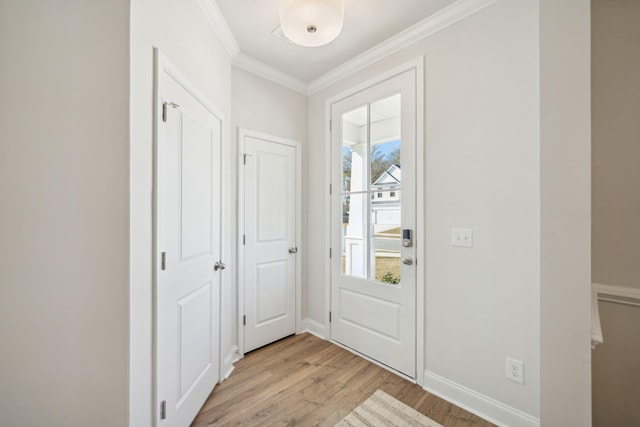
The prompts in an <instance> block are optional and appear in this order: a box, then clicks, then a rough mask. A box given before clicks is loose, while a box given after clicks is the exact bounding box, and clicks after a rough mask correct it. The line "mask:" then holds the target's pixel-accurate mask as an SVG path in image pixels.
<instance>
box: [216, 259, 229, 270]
mask: <svg viewBox="0 0 640 427" xmlns="http://www.w3.org/2000/svg"><path fill="white" fill-rule="evenodd" d="M225 268H227V264H225V263H224V262H222V261H216V263H215V264H213V271H218V270H224V269H225Z"/></svg>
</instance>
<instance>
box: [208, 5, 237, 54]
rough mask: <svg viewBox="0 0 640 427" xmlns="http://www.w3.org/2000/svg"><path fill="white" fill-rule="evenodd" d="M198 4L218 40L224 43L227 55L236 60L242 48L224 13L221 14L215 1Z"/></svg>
mask: <svg viewBox="0 0 640 427" xmlns="http://www.w3.org/2000/svg"><path fill="white" fill-rule="evenodd" d="M197 2H198V4H199V5H200V8H201V9H202V11H203V12H204V15H205V16H206V17H207V20H208V21H209V24H211V27H212V28H213V31H215V33H216V35H217V36H218V39H219V40H220V42H221V43H222V46H224V49H225V50H226V51H227V54H228V55H229V57H230V58H234V57H235V56H236V55H238V54H239V53H240V46H239V45H238V42H237V41H236V38H235V37H234V36H233V33H232V32H231V29H230V28H229V25H227V21H226V20H225V19H224V16H223V15H222V12H220V9H219V8H218V4H217V3H216V2H215V0H197Z"/></svg>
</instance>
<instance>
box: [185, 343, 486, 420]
mask: <svg viewBox="0 0 640 427" xmlns="http://www.w3.org/2000/svg"><path fill="white" fill-rule="evenodd" d="M377 389H381V390H383V391H384V392H386V393H387V394H390V395H391V396H393V397H395V398H396V399H398V400H400V401H402V402H404V403H405V404H407V405H409V406H411V407H412V408H414V409H416V410H417V411H419V412H422V413H423V414H425V415H426V416H428V417H429V418H431V419H433V420H434V421H437V422H439V423H440V424H443V425H444V426H445V427H463V426H464V427H466V426H493V424H491V423H489V422H487V421H485V420H483V419H481V418H479V417H477V416H475V415H473V414H471V413H469V412H467V411H465V410H463V409H461V408H458V407H457V406H455V405H453V404H451V403H449V402H447V401H445V400H443V399H440V398H439V397H437V396H434V395H432V394H430V393H427V392H426V391H424V390H423V389H422V388H421V387H419V386H417V385H416V384H413V383H411V382H409V381H407V380H405V379H403V378H401V377H399V376H397V375H395V374H393V373H391V372H389V371H387V370H386V369H383V368H381V367H379V366H377V365H375V364H373V363H371V362H369V361H367V360H365V359H363V358H361V357H359V356H356V355H354V354H353V353H351V352H349V351H347V350H344V349H342V348H340V347H338V346H336V345H334V344H332V343H330V342H329V341H324V340H321V339H319V338H317V337H315V336H313V335H310V334H302V335H297V336H291V337H289V338H285V339H283V340H281V341H278V342H275V343H273V344H271V345H268V346H266V347H263V348H261V349H258V350H256V351H253V352H251V353H248V354H247V355H246V356H245V358H244V359H242V360H240V361H238V362H237V363H236V369H235V371H234V372H233V373H232V374H231V376H230V377H229V378H228V379H227V380H225V381H224V382H222V383H221V384H218V386H217V387H216V388H215V390H214V391H213V393H211V395H210V396H209V399H208V400H207V402H206V403H205V404H204V405H203V407H202V409H201V411H200V414H199V415H198V416H197V417H196V419H195V420H194V421H193V424H192V425H191V426H192V427H203V426H333V425H334V424H335V423H337V422H338V421H340V420H341V419H342V418H343V417H344V416H346V415H347V414H348V413H349V412H351V411H352V410H353V409H355V408H356V407H357V406H358V405H359V404H360V403H362V402H364V401H365V400H366V399H367V398H368V397H369V396H370V395H371V394H373V392H375V391H376V390H377Z"/></svg>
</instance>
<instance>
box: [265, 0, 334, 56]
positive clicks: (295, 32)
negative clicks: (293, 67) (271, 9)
mask: <svg viewBox="0 0 640 427" xmlns="http://www.w3.org/2000/svg"><path fill="white" fill-rule="evenodd" d="M278 6H279V7H278V9H279V12H280V26H281V27H282V31H283V32H284V34H285V35H286V36H287V38H289V40H291V41H292V42H294V43H296V44H299V45H300V46H306V47H316V46H323V45H325V44H327V43H330V42H332V41H333V40H335V38H336V37H338V34H340V31H342V23H343V21H344V0H279V5H278Z"/></svg>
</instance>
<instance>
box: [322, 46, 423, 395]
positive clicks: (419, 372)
mask: <svg viewBox="0 0 640 427" xmlns="http://www.w3.org/2000/svg"><path fill="white" fill-rule="evenodd" d="M412 69H415V72H416V82H415V84H416V156H417V159H419V161H421V162H422V166H424V164H425V148H424V145H425V139H424V112H425V109H424V57H423V56H419V57H417V58H415V59H414V60H412V61H409V62H406V63H404V64H401V65H399V66H397V67H394V68H392V69H390V70H388V71H386V72H384V73H382V74H379V75H377V76H376V77H373V78H371V79H369V80H367V81H365V82H363V83H360V84H358V85H356V86H354V87H352V88H350V89H347V90H346V91H343V92H341V93H339V94H337V95H335V96H332V97H331V98H328V99H327V100H326V101H325V164H326V165H327V166H326V169H325V173H326V176H327V177H328V181H329V182H328V184H327V192H326V193H325V198H324V200H325V208H324V211H325V224H324V226H325V236H326V237H325V253H326V254H327V257H328V256H329V253H330V250H331V193H330V188H331V187H330V186H331V176H332V174H331V171H332V164H331V122H330V120H331V106H332V104H335V103H337V102H339V101H341V100H343V99H345V98H348V97H350V96H352V95H355V94H356V93H358V92H361V91H363V90H365V89H368V88H369V87H371V86H375V85H376V84H378V83H381V82H383V81H385V80H388V79H390V78H392V77H394V76H396V75H398V74H401V73H404V72H406V71H409V70H412ZM418 166H420V165H418ZM425 188H426V187H425V173H424V167H416V231H415V243H416V383H417V384H418V385H419V386H422V385H423V383H424V353H425V335H424V333H425V313H424V308H425V288H426V281H425V279H426V278H425V271H426V270H425V264H426V258H425V246H426V234H425V226H426V221H425V193H424V190H425ZM325 281H326V282H325V315H324V330H325V335H326V338H327V339H329V340H331V323H330V321H329V312H330V310H331V262H330V259H329V258H327V262H326V263H325Z"/></svg>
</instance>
